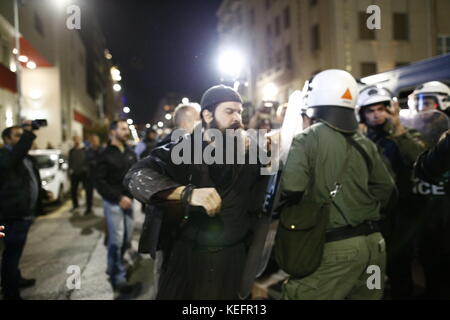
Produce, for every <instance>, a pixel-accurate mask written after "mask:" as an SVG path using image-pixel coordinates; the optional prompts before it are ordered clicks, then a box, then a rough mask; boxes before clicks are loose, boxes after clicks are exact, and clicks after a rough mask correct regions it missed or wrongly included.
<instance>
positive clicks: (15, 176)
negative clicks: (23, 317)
mask: <svg viewBox="0 0 450 320" xmlns="http://www.w3.org/2000/svg"><path fill="white" fill-rule="evenodd" d="M32 131H33V128H32V127H31V123H30V122H26V124H25V125H24V126H23V129H22V127H19V126H15V127H9V128H6V129H5V130H3V132H2V138H3V141H4V142H5V146H4V147H3V148H1V149H0V172H2V174H1V178H0V199H1V201H0V224H1V225H4V226H5V228H6V230H7V235H6V237H5V239H4V241H5V242H4V243H5V250H4V251H3V257H2V266H1V280H2V281H1V282H2V283H1V285H2V288H3V294H4V298H5V299H10V300H20V299H21V297H20V291H19V290H20V288H23V287H29V286H32V285H34V283H35V279H24V278H23V277H22V275H21V273H20V270H19V262H20V258H21V256H22V252H23V249H24V247H25V243H26V240H27V234H28V231H29V229H30V226H31V224H32V221H33V217H34V216H35V214H36V213H37V212H38V211H39V210H40V202H41V199H42V198H43V197H46V196H47V194H46V192H45V191H44V190H43V189H42V187H41V179H40V176H39V171H38V169H37V167H36V164H35V162H34V160H33V158H32V157H30V156H28V151H29V150H30V149H31V146H32V144H33V141H34V139H35V138H36V136H35V135H34V133H33V132H32Z"/></svg>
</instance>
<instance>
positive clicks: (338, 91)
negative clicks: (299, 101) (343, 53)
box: [305, 69, 358, 132]
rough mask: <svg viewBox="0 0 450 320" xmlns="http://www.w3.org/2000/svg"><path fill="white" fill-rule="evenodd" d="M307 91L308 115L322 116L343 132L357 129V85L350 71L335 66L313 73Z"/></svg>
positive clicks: (313, 116)
mask: <svg viewBox="0 0 450 320" xmlns="http://www.w3.org/2000/svg"><path fill="white" fill-rule="evenodd" d="M307 90H308V91H307V92H306V95H305V101H306V107H307V110H306V113H307V115H308V117H310V118H314V119H320V120H322V121H323V122H325V123H327V124H328V125H330V126H331V127H333V128H335V129H336V130H339V131H342V132H356V131H357V129H358V122H357V121H356V116H355V106H356V100H357V98H358V84H357V83H356V80H355V78H353V76H352V75H351V74H350V73H348V72H347V71H343V70H335V69H332V70H326V71H322V72H320V73H318V74H317V75H316V76H314V78H313V79H312V81H311V82H310V84H309V86H308V89H307Z"/></svg>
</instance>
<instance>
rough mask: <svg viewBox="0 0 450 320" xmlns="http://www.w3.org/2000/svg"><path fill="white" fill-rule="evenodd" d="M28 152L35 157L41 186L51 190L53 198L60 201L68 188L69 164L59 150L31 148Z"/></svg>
mask: <svg viewBox="0 0 450 320" xmlns="http://www.w3.org/2000/svg"><path fill="white" fill-rule="evenodd" d="M29 154H30V156H32V157H33V158H34V159H36V164H37V167H38V169H39V174H40V176H41V180H42V187H43V188H44V189H45V190H47V191H50V192H52V193H53V196H54V200H55V201H56V202H59V203H61V202H62V200H63V197H64V195H65V194H66V193H67V192H68V191H69V190H70V181H69V176H68V169H69V166H68V163H67V161H66V158H65V157H64V156H63V155H62V152H61V150H31V151H30V153H29Z"/></svg>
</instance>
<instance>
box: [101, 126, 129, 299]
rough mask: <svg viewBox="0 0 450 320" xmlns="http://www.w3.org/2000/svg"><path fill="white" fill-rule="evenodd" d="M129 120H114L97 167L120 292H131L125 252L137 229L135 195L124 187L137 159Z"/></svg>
mask: <svg viewBox="0 0 450 320" xmlns="http://www.w3.org/2000/svg"><path fill="white" fill-rule="evenodd" d="M129 134H130V133H129V129H128V124H127V122H126V121H125V120H119V121H113V122H112V123H111V126H110V142H109V144H108V146H107V147H106V148H105V150H103V151H102V152H101V153H100V156H99V159H98V164H97V168H96V175H95V182H96V189H97V191H98V192H99V193H100V195H101V196H102V197H103V200H104V211H105V218H106V222H107V230H108V270H107V273H108V275H109V277H110V281H111V285H112V286H113V288H114V290H118V291H119V292H120V293H130V292H131V290H132V289H133V288H132V287H131V286H130V285H129V284H127V274H126V270H125V266H124V263H123V254H124V253H125V250H126V249H127V248H128V247H129V245H130V243H131V236H132V232H133V200H132V199H133V196H132V195H131V194H130V192H129V191H128V190H127V189H126V188H125V187H124V186H123V183H122V181H123V178H124V177H125V174H126V173H127V172H128V170H129V169H130V168H131V166H132V165H133V164H134V163H135V162H136V161H137V158H136V154H135V153H134V152H133V151H132V150H131V149H130V148H129V147H128V146H127V143H126V142H127V139H128V137H129Z"/></svg>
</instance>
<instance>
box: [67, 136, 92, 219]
mask: <svg viewBox="0 0 450 320" xmlns="http://www.w3.org/2000/svg"><path fill="white" fill-rule="evenodd" d="M87 174H88V164H87V159H86V149H85V148H84V145H83V143H82V140H81V137H80V136H74V137H73V147H72V149H70V151H69V175H70V194H71V197H72V212H74V211H76V210H77V209H78V208H79V205H78V185H79V184H80V182H81V183H82V184H83V188H84V189H85V190H86V179H87ZM91 200H92V199H91ZM90 206H92V203H89V202H88V197H87V192H86V213H87V212H88V211H90V210H91V207H90Z"/></svg>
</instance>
